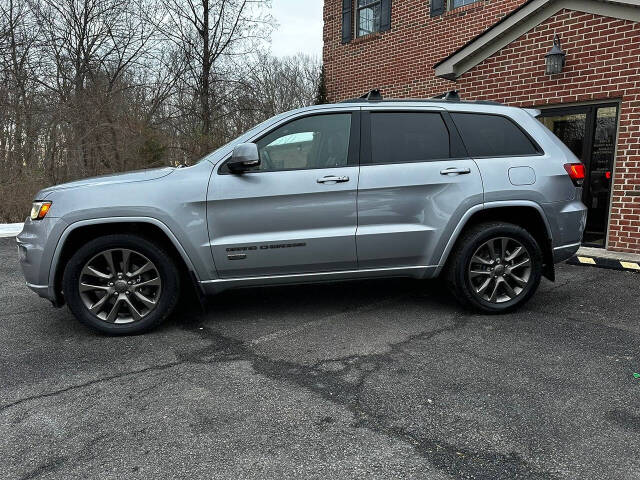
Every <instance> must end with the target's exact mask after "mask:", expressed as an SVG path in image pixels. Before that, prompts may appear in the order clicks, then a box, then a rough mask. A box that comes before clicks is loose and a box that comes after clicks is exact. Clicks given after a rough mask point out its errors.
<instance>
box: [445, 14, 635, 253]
mask: <svg viewBox="0 0 640 480" xmlns="http://www.w3.org/2000/svg"><path fill="white" fill-rule="evenodd" d="M554 33H558V34H559V35H560V38H561V43H562V48H563V49H564V50H565V51H566V52H567V65H566V67H565V69H564V70H563V73H562V74H560V75H555V76H553V77H549V76H548V75H545V74H544V55H545V54H546V53H547V52H548V51H549V49H550V48H551V45H552V43H553V36H554ZM457 88H458V89H459V90H460V94H461V96H462V97H463V98H469V99H476V100H497V101H500V102H504V103H508V104H510V105H516V106H526V107H529V106H542V105H549V104H566V103H572V102H589V101H594V100H604V99H611V100H620V124H619V127H618V131H619V141H618V146H617V154H616V160H615V169H614V179H613V182H614V183H613V199H612V204H611V215H610V222H609V248H610V249H612V250H617V251H624V252H637V253H640V24H638V23H635V22H631V21H625V20H617V19H612V18H609V17H601V16H596V15H591V14H586V13H580V12H575V11H569V10H562V11H560V12H558V14H556V15H555V16H553V17H551V18H549V19H547V20H546V21H545V22H543V23H541V24H540V25H538V26H537V27H535V28H534V29H533V30H531V31H530V32H529V33H527V34H526V35H525V36H523V37H521V38H519V39H518V40H516V41H514V42H512V43H511V44H510V45H508V46H507V47H505V48H504V49H502V50H501V51H499V52H497V53H496V54H495V55H493V56H491V57H489V58H488V59H486V60H485V61H484V62H482V63H481V64H480V65H478V66H476V67H475V68H473V69H471V70H469V71H468V72H467V73H465V74H464V75H462V76H461V77H460V78H459V79H458V82H457Z"/></svg>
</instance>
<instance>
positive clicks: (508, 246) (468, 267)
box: [446, 222, 542, 313]
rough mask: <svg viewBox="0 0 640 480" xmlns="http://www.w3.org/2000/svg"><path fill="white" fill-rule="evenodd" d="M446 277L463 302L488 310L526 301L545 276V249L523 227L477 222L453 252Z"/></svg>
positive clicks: (516, 304)
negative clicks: (543, 258) (543, 266)
mask: <svg viewBox="0 0 640 480" xmlns="http://www.w3.org/2000/svg"><path fill="white" fill-rule="evenodd" d="M446 275H447V281H448V284H449V286H450V288H451V290H452V291H453V293H454V295H455V296H456V297H457V298H458V299H459V300H460V301H461V302H462V303H464V304H466V305H468V306H470V307H473V308H475V309H477V310H481V311H483V312H487V313H501V312H506V311H509V310H513V309H515V308H517V307H519V306H521V305H523V304H524V303H525V302H526V301H527V300H529V299H530V298H531V296H532V295H533V294H534V293H535V291H536V290H537V288H538V285H539V284H540V279H541V276H542V251H541V249H540V246H539V245H538V243H537V242H536V240H535V238H534V237H533V236H532V235H531V234H530V233H529V232H528V231H527V230H525V229H524V228H522V227H520V226H517V225H514V224H511V223H503V222H491V223H483V224H479V225H476V226H474V227H472V228H470V229H469V230H468V231H466V232H465V233H464V234H463V235H462V237H461V238H460V239H459V241H458V242H457V246H456V248H455V250H454V251H453V252H452V253H451V256H450V261H449V263H448V266H447V272H446Z"/></svg>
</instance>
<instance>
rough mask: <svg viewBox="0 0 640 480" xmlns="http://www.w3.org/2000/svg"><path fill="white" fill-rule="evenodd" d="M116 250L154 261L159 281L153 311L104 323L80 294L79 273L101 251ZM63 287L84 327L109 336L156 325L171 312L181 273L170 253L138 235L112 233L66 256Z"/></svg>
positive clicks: (177, 292) (146, 329) (174, 304)
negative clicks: (122, 250)
mask: <svg viewBox="0 0 640 480" xmlns="http://www.w3.org/2000/svg"><path fill="white" fill-rule="evenodd" d="M117 249H127V250H131V251H133V252H135V253H136V254H141V255H142V256H144V257H146V259H148V260H150V261H151V262H152V263H153V266H154V267H155V269H154V272H155V271H157V277H158V278H159V279H160V280H161V284H160V285H161V288H160V290H159V292H158V295H157V298H155V299H154V300H155V302H156V305H155V306H154V307H153V310H152V311H149V312H148V314H146V315H145V316H143V317H142V318H140V319H139V320H135V321H132V322H131V323H123V324H118V323H107V322H106V321H105V320H104V319H101V318H100V317H98V316H96V315H94V314H93V313H91V312H90V311H89V308H88V307H87V306H85V302H84V301H83V299H82V297H81V293H80V276H81V274H82V270H83V268H84V267H85V265H87V263H88V262H90V261H91V260H92V259H93V258H96V256H99V255H100V254H101V252H105V251H108V250H117ZM140 258H142V257H140ZM123 263H124V262H123ZM62 288H63V294H64V297H65V300H66V302H67V305H68V306H69V309H70V310H71V312H72V313H73V314H74V315H75V317H76V318H77V319H78V320H80V321H81V322H82V323H83V324H85V325H86V326H88V327H90V328H92V329H94V330H97V331H100V332H102V333H106V334H108V335H133V334H138V333H143V332H146V331H148V330H150V329H152V328H155V327H157V326H158V325H159V324H160V323H161V322H163V321H164V320H165V319H166V318H167V317H168V316H169V315H170V314H171V312H172V311H173V309H174V308H175V306H176V303H177V302H178V297H179V294H180V275H179V272H178V269H177V268H176V265H175V263H174V261H173V260H172V257H171V255H169V254H168V253H167V252H166V251H164V250H163V249H162V247H160V246H158V245H157V244H155V243H153V242H151V241H149V240H147V239H146V238H143V237H141V236H138V235H134V234H114V235H105V236H103V237H99V238H96V239H94V240H91V241H89V242H88V243H86V244H85V245H84V246H82V247H81V248H80V249H79V250H78V251H77V252H76V253H75V254H74V255H73V256H72V257H71V258H70V259H69V261H68V262H67V264H66V266H65V270H64V274H63V277H62ZM132 294H135V292H132ZM114 295H117V294H116V293H114ZM127 295H129V293H128V292H127Z"/></svg>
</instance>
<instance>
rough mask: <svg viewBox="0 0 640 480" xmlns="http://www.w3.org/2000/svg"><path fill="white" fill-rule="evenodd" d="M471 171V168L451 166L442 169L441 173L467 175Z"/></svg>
mask: <svg viewBox="0 0 640 480" xmlns="http://www.w3.org/2000/svg"><path fill="white" fill-rule="evenodd" d="M469 173H471V169H470V168H458V167H451V168H445V169H444V170H440V175H467V174H469Z"/></svg>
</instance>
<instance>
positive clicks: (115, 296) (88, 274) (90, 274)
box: [78, 248, 162, 324]
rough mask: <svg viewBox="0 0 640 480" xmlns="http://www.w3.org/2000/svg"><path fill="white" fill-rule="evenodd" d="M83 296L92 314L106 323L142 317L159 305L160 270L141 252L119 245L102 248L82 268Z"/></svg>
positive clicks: (121, 322)
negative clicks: (119, 246) (101, 250)
mask: <svg viewBox="0 0 640 480" xmlns="http://www.w3.org/2000/svg"><path fill="white" fill-rule="evenodd" d="M78 289H79V291H80V298H81V299H82V302H83V303H84V306H85V307H86V308H87V309H88V310H89V312H90V313H91V314H93V315H94V316H96V317H98V318H99V319H100V320H102V321H104V322H106V323H116V324H126V323H133V322H137V321H139V320H142V319H143V318H145V317H146V316H147V315H149V314H150V313H151V312H152V311H153V310H154V309H155V308H156V306H157V305H158V301H159V300H160V293H161V291H162V280H161V279H160V273H159V271H158V269H157V267H156V266H155V265H154V263H153V262H152V261H151V260H149V259H148V258H147V257H145V256H144V255H142V254H141V253H139V252H136V251H134V250H130V249H126V248H118V249H111V250H106V251H104V252H100V253H99V254H97V255H95V256H94V257H93V258H91V259H90V260H89V261H88V262H87V263H86V264H85V265H84V267H83V268H82V270H81V273H80V278H79V280H78Z"/></svg>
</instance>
